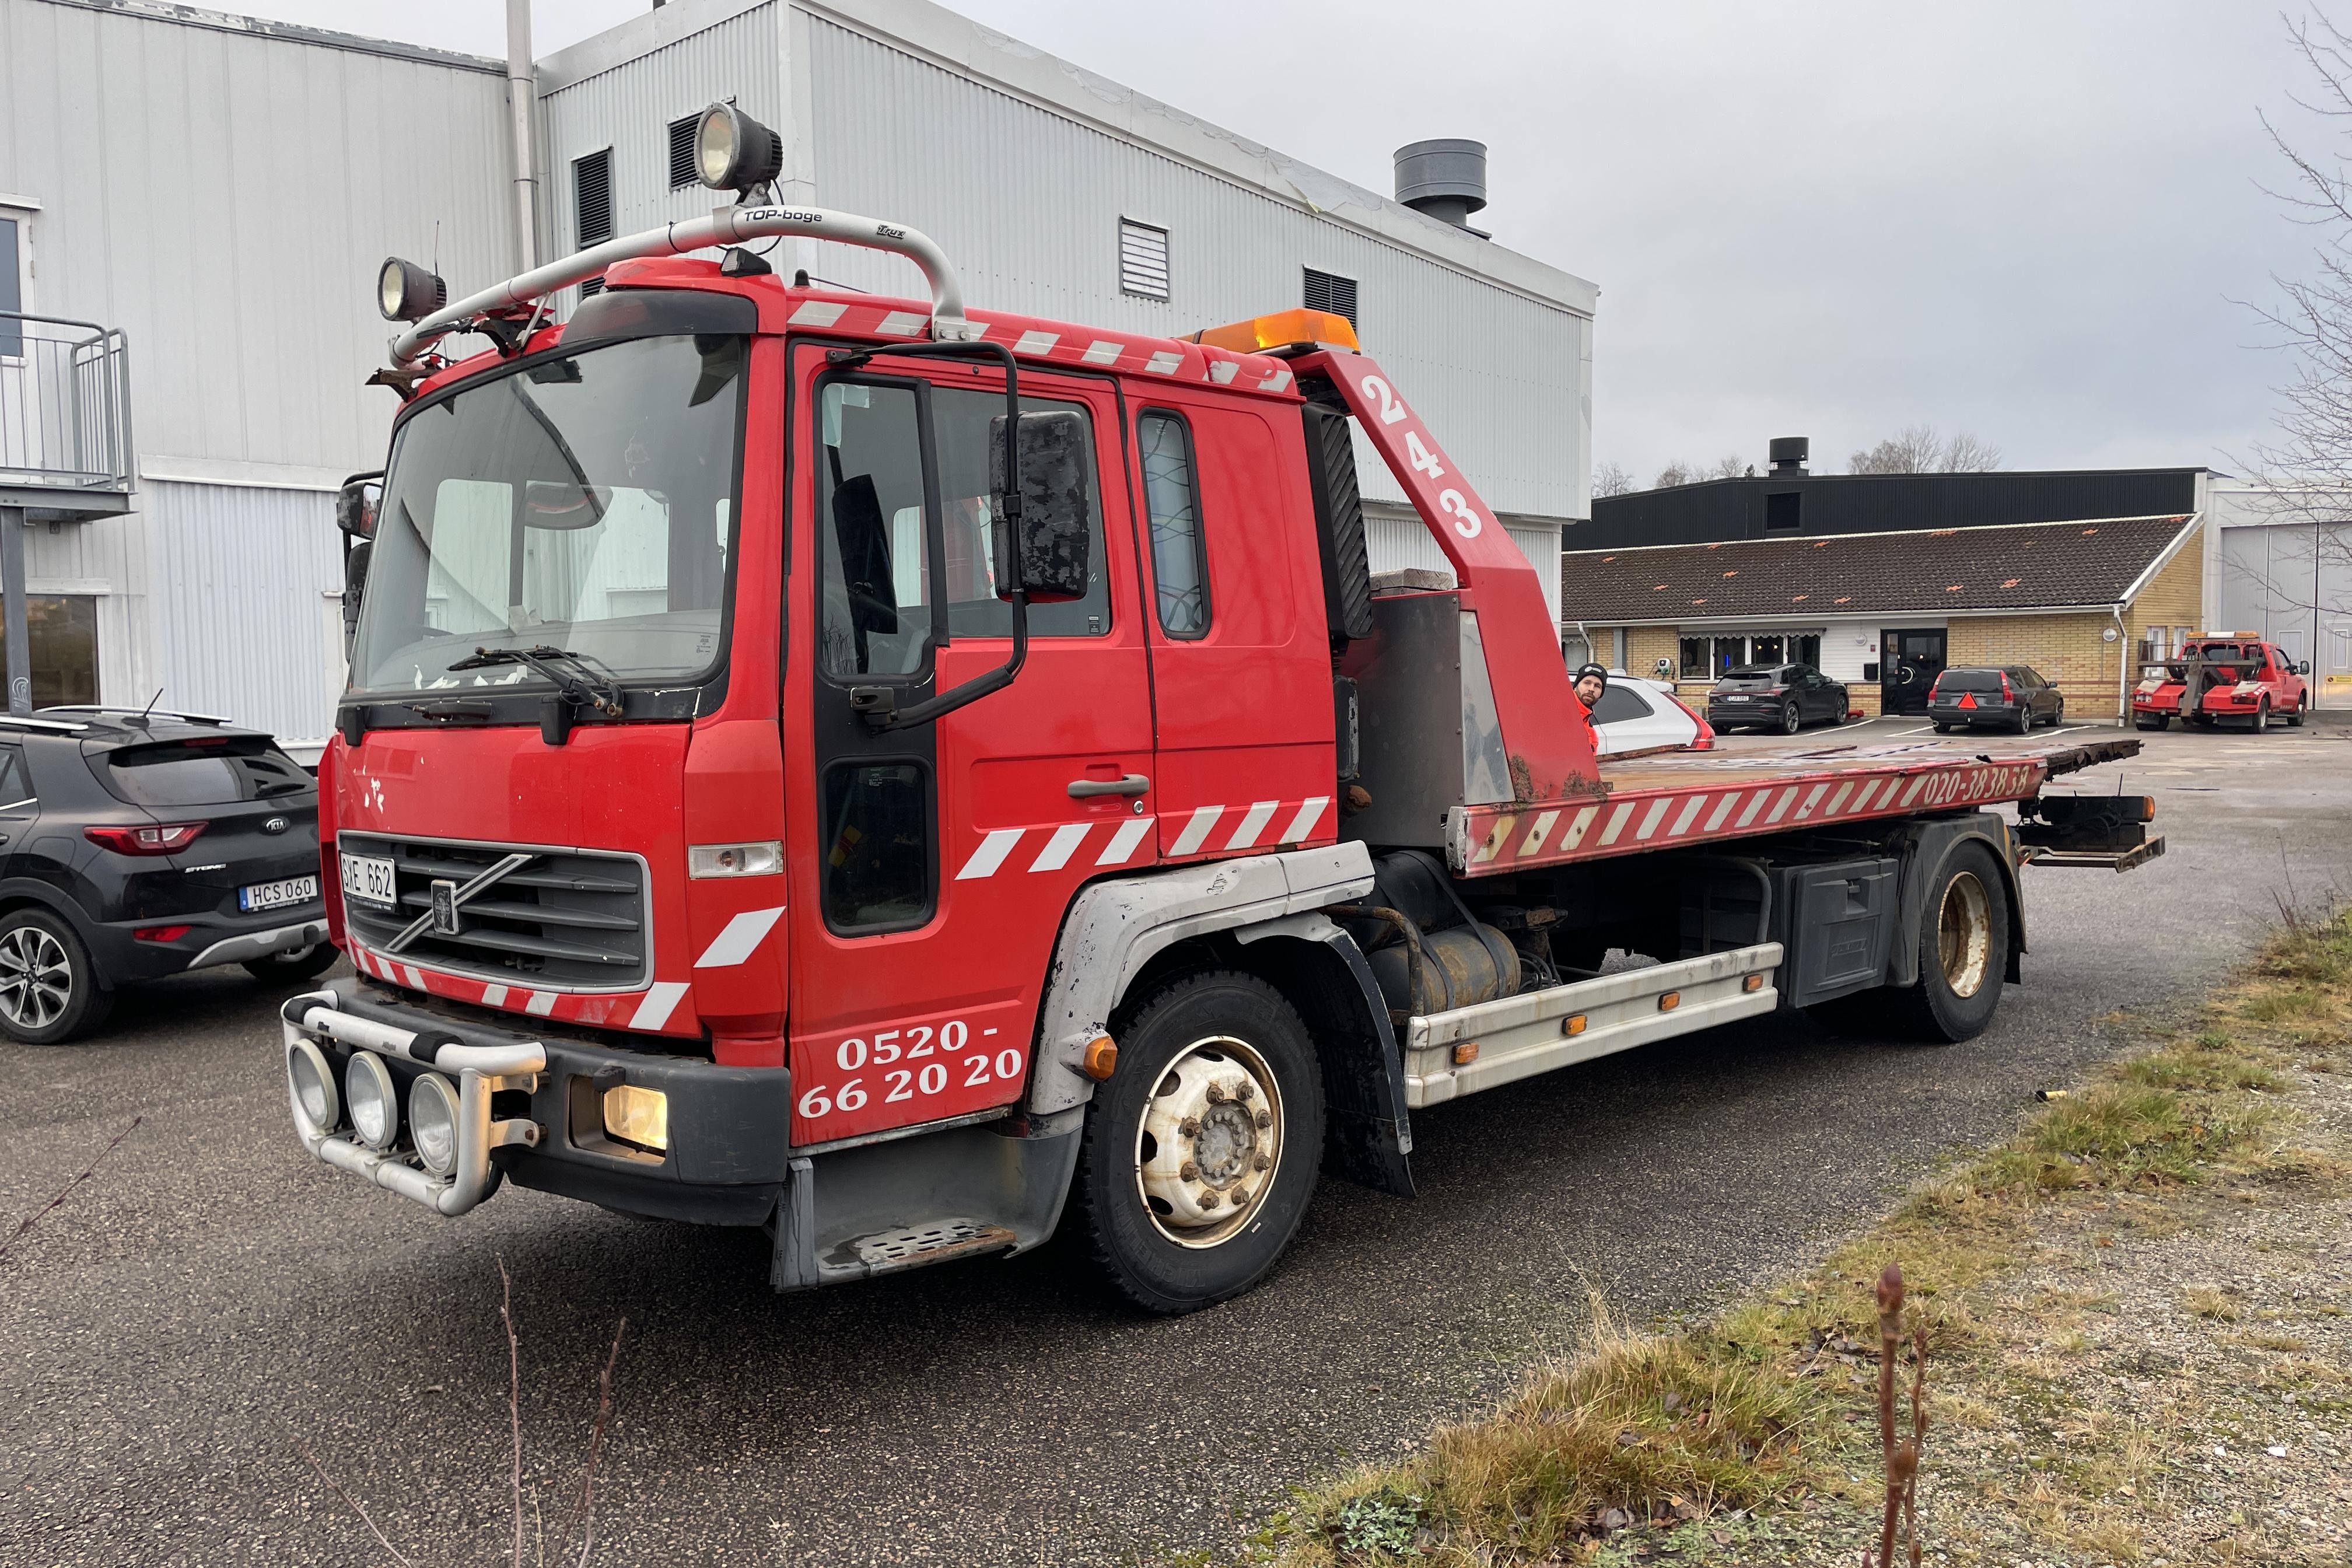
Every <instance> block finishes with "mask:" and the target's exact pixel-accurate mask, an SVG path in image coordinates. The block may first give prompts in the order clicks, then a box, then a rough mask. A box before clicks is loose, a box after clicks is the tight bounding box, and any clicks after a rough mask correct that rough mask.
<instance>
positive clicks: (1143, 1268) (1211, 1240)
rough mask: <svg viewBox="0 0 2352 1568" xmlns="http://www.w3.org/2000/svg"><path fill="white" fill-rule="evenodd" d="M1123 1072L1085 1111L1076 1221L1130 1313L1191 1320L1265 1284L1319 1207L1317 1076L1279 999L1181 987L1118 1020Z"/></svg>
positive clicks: (1264, 993)
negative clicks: (1133, 1306)
mask: <svg viewBox="0 0 2352 1568" xmlns="http://www.w3.org/2000/svg"><path fill="white" fill-rule="evenodd" d="M1112 1036H1113V1037H1114V1038H1115V1039H1117V1040H1118V1068H1117V1070H1116V1071H1114V1072H1113V1073H1112V1074H1111V1077H1110V1080H1109V1081H1108V1083H1106V1084H1104V1085H1103V1086H1102V1087H1101V1088H1099V1089H1097V1090H1096V1091H1095V1097H1094V1100H1093V1103H1092V1104H1090V1105H1089V1106H1088V1107H1087V1125H1086V1142H1085V1143H1084V1145H1083V1147H1082V1148H1081V1150H1080V1152H1079V1154H1078V1172H1077V1180H1076V1189H1077V1191H1076V1197H1077V1202H1078V1214H1079V1217H1080V1221H1081V1223H1082V1224H1083V1226H1085V1229H1086V1233H1087V1238H1088V1240H1089V1242H1090V1243H1091V1244H1092V1247H1093V1249H1094V1254H1095V1257H1096V1258H1097V1260H1098V1261H1099V1262H1100V1263H1101V1264H1102V1265H1103V1267H1104V1268H1106V1269H1107V1270H1108V1271H1109V1274H1110V1277H1111V1279H1112V1281H1113V1282H1114V1283H1115V1284H1117V1285H1118V1288H1119V1289H1120V1290H1122V1291H1123V1292H1125V1293H1126V1295H1127V1296H1128V1297H1129V1299H1130V1300H1133V1301H1135V1302H1136V1303H1137V1304H1138V1305H1139V1306H1142V1307H1146V1308H1148V1309H1150V1310H1152V1311H1155V1312H1166V1313H1171V1314H1173V1313H1179V1312H1191V1311H1197V1310H1200V1309H1201V1308H1202V1307H1208V1306H1213V1305H1214V1304H1216V1303H1217V1302H1219V1301H1223V1300H1226V1299H1227V1298H1229V1297H1233V1296H1238V1295H1240V1294H1241V1293H1242V1292H1243V1291H1244V1290H1246V1289H1250V1288H1251V1287H1252V1286H1254V1285H1255V1284H1256V1283H1257V1282H1258V1281H1259V1280H1261V1279H1265V1276H1266V1274H1267V1273H1268V1272H1269V1271H1270V1270H1271V1269H1272V1268H1274V1265H1275V1260H1276V1258H1280V1257H1281V1256H1282V1251H1283V1248H1284V1247H1287V1246H1288V1245H1289V1244H1290V1238H1291V1237H1292V1236H1293V1235H1294V1234H1295V1233H1296V1232H1297V1229H1298V1222H1299V1221H1300V1219H1301V1218H1302V1217H1304V1216H1305V1215H1306V1213H1307V1199H1308V1198H1310V1197H1311V1196H1313V1195H1314V1192H1315V1180H1316V1173H1317V1169H1318V1166H1319V1165H1320V1163H1321V1162H1322V1155H1323V1075H1322V1069H1321V1068H1320V1066H1319V1065H1318V1062H1317V1060H1316V1057H1315V1044H1314V1041H1313V1040H1312V1039H1310V1038H1309V1037H1308V1036H1307V1026H1306V1025H1304V1024H1302V1023H1301V1022H1300V1021H1299V1018H1298V1014H1297V1011H1296V1010H1295V1009H1294V1008H1292V1006H1291V1005H1290V1004H1289V1002H1288V1001H1286V1000H1285V999H1284V997H1283V995H1282V994H1281V993H1280V992H1279V991H1276V989H1275V988H1274V987H1273V986H1271V985H1269V984H1266V983H1265V981H1263V980H1260V979H1258V978H1257V977H1256V976H1255V975H1250V974H1242V973H1234V972H1231V971H1219V972H1215V973H1207V974H1195V975H1189V976H1187V977H1185V978H1183V979H1181V980H1177V981H1173V982H1171V983H1170V984H1166V985H1164V986H1161V987H1160V988H1159V989H1158V990H1157V991H1154V992H1153V993H1152V994H1150V996H1148V997H1147V998H1145V999H1144V1000H1143V1001H1142V1002H1141V1004H1139V1005H1137V1006H1135V1007H1133V1008H1131V1009H1122V1010H1121V1016H1120V1017H1119V1018H1118V1019H1116V1020H1114V1022H1113V1026H1112Z"/></svg>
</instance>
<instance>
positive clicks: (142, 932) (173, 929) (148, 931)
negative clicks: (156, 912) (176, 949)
mask: <svg viewBox="0 0 2352 1568" xmlns="http://www.w3.org/2000/svg"><path fill="white" fill-rule="evenodd" d="M194 929H195V928H194V927H193V926H141V927H140V928H139V929H138V930H136V931H132V932H131V941H133V942H177V941H179V940H180V939H181V938H182V937H184V936H185V935H187V934H188V932H190V931H193V930H194Z"/></svg>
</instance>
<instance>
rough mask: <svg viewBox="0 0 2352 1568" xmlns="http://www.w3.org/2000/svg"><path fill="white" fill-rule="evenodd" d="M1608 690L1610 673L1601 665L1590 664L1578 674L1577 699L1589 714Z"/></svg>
mask: <svg viewBox="0 0 2352 1568" xmlns="http://www.w3.org/2000/svg"><path fill="white" fill-rule="evenodd" d="M1608 689H1609V671H1608V670H1606V669H1605V668H1601V666H1600V665H1597V664H1588V665H1586V666H1585V667H1584V668H1581V669H1580V670H1578V671H1577V672H1576V699H1577V700H1578V701H1580V702H1581V703H1583V704H1584V710H1585V711H1586V712H1587V713H1590V712H1591V711H1592V708H1593V704H1595V703H1597V702H1599V701H1600V700H1601V693H1602V692H1603V691H1606V690H1608Z"/></svg>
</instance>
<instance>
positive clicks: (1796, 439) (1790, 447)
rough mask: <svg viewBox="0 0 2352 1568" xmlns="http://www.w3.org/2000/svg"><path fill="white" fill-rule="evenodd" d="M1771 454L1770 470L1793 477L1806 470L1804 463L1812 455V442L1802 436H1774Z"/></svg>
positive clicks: (1809, 438)
mask: <svg viewBox="0 0 2352 1568" xmlns="http://www.w3.org/2000/svg"><path fill="white" fill-rule="evenodd" d="M1771 454H1772V471H1773V472H1774V473H1776V474H1780V475H1784V476H1791V477H1793V476H1795V475H1798V474H1801V473H1805V472H1807V471H1808V470H1807V469H1806V468H1805V463H1806V460H1807V459H1808V458H1811V456H1812V455H1813V443H1812V440H1811V437H1804V436H1775V437H1772V446H1771Z"/></svg>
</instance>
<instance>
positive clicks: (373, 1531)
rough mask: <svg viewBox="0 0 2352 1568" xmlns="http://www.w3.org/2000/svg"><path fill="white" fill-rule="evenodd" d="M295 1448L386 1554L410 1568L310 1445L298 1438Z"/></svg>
mask: <svg viewBox="0 0 2352 1568" xmlns="http://www.w3.org/2000/svg"><path fill="white" fill-rule="evenodd" d="M295 1447H298V1448H300V1449H301V1450H302V1457H303V1458H306V1459H308V1460H310V1468H312V1469H314V1470H316V1471H318V1472H319V1479H320V1480H322V1481H324V1482H326V1483H327V1489H328V1490H329V1491H331V1492H333V1493H334V1494H335V1495H336V1496H337V1497H339V1498H341V1499H342V1500H343V1506H344V1507H345V1508H348V1509H350V1510H352V1512H353V1513H355V1514H358V1515H359V1516H360V1522H361V1523H362V1524H364V1525H366V1526H367V1528H368V1533H369V1534H370V1535H373V1536H374V1537H375V1543H376V1544H377V1545H378V1546H381V1547H383V1549H384V1550H385V1551H386V1552H390V1553H392V1560H393V1561H394V1563H398V1564H400V1568H410V1565H409V1561H408V1559H407V1558H406V1557H404V1556H403V1555H401V1551H400V1548H399V1547H397V1546H394V1544H393V1543H392V1542H389V1541H387V1540H385V1539H384V1535H383V1531H381V1530H378V1529H377V1528H376V1527H375V1521H374V1520H373V1519H370V1518H369V1517H368V1510H365V1509H363V1508H362V1507H361V1506H360V1504H359V1500H358V1499H357V1498H355V1497H353V1496H352V1494H351V1493H349V1492H347V1491H345V1490H344V1489H342V1486H341V1483H340V1482H338V1481H337V1480H336V1479H335V1478H334V1477H332V1476H331V1475H329V1474H328V1473H327V1468H326V1467H325V1466H324V1465H321V1464H320V1463H319V1456H318V1455H316V1454H314V1453H312V1452H310V1444H308V1443H305V1442H303V1441H302V1440H301V1439H299V1438H297V1439H296V1440H295Z"/></svg>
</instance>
